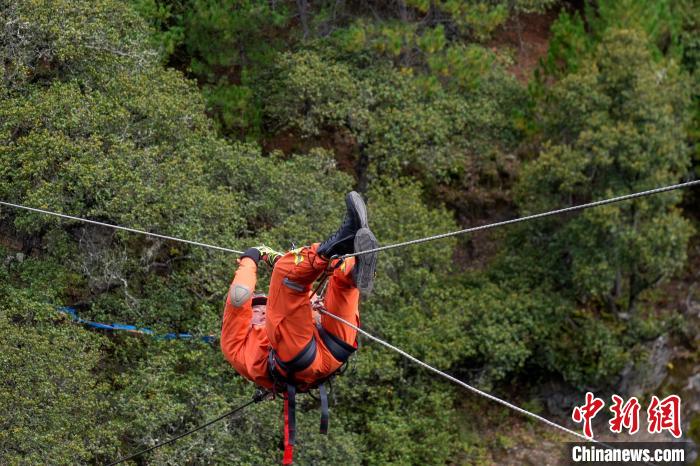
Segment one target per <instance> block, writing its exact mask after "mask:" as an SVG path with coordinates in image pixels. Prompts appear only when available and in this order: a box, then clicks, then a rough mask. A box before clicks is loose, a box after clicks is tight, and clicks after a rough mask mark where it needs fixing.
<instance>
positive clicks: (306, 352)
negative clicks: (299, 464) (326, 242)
mask: <svg viewBox="0 0 700 466" xmlns="http://www.w3.org/2000/svg"><path fill="white" fill-rule="evenodd" d="M334 260H335V258H332V259H331V260H330V261H329V267H327V268H326V270H325V271H324V273H323V275H322V277H321V279H320V281H319V283H318V285H317V286H316V289H315V290H314V291H313V293H312V294H311V296H312V299H313V300H314V304H313V306H314V309H316V310H317V311H319V312H320V310H321V309H324V307H323V300H322V299H323V298H322V296H323V295H322V294H321V295H319V294H317V293H318V292H319V289H321V288H322V287H323V290H322V293H323V292H324V291H325V284H326V283H327V280H328V276H329V270H331V269H335V268H337V267H339V266H340V264H341V263H342V261H340V260H338V261H336V262H337V264H335V265H334V266H332V267H331V266H330V264H331V263H333V261H334ZM316 329H317V331H318V334H319V336H320V337H321V341H323V344H324V345H325V346H326V348H327V349H328V351H329V352H330V353H331V355H332V356H333V357H334V358H335V359H336V360H337V361H338V362H340V363H341V365H340V367H339V368H338V369H337V370H336V371H334V372H333V373H332V374H330V375H328V376H327V377H324V378H323V379H320V380H317V381H315V382H314V383H313V384H301V383H299V382H298V381H297V380H296V379H295V377H294V376H295V374H297V373H299V372H301V371H303V370H304V369H306V368H307V367H309V366H310V365H311V364H312V363H313V362H314V360H315V359H316V354H317V351H318V346H317V342H316V337H315V336H312V337H311V340H309V343H308V344H307V345H306V346H305V347H304V349H302V350H301V351H300V352H299V354H297V355H296V356H295V357H294V358H293V359H292V360H291V361H287V362H284V361H282V360H281V359H280V358H279V356H278V355H277V352H276V351H275V350H274V348H272V347H270V351H269V353H268V370H269V373H270V378H271V379H272V382H273V388H272V396H273V398H274V397H276V396H277V394H278V393H282V395H281V396H282V398H283V399H284V455H283V459H282V464H292V463H293V461H294V446H295V445H296V395H297V393H311V391H312V390H314V389H318V391H319V398H320V401H321V423H320V429H319V431H320V433H321V434H323V435H327V434H328V423H329V417H330V416H329V411H328V390H327V389H326V383H329V384H330V383H331V381H332V380H333V378H335V377H336V376H338V375H341V374H342V373H343V372H344V368H345V367H346V364H347V362H348V360H349V359H350V356H352V354H353V353H354V352H355V351H356V350H357V340H356V341H355V345H354V346H352V345H349V344H347V343H346V342H344V341H343V340H342V339H340V338H338V337H337V336H335V335H333V334H332V333H331V332H328V331H327V330H325V329H324V328H323V326H322V325H321V323H320V322H317V323H316Z"/></svg>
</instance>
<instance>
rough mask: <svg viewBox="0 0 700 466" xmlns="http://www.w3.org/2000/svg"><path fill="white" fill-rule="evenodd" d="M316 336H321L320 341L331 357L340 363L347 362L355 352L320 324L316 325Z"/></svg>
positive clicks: (353, 348) (354, 349)
mask: <svg viewBox="0 0 700 466" xmlns="http://www.w3.org/2000/svg"><path fill="white" fill-rule="evenodd" d="M316 329H317V330H318V334H319V335H320V336H321V340H323V343H324V344H325V345H326V348H328V351H330V352H331V354H332V355H333V357H334V358H335V359H336V360H337V361H338V362H341V363H344V362H345V361H347V360H348V359H349V358H350V356H352V353H354V352H355V351H356V348H355V347H354V346H352V345H349V344H347V343H346V342H344V341H343V340H342V339H340V338H339V337H338V336H336V335H333V334H332V333H331V332H329V331H327V330H326V329H325V328H323V326H322V325H321V324H317V325H316Z"/></svg>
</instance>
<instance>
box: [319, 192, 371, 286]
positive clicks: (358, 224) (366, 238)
mask: <svg viewBox="0 0 700 466" xmlns="http://www.w3.org/2000/svg"><path fill="white" fill-rule="evenodd" d="M345 204H346V206H347V211H346V212H345V219H344V220H343V223H342V225H340V228H338V231H336V232H335V233H333V234H332V235H331V236H330V237H329V238H328V239H327V240H326V241H324V242H323V243H321V245H320V246H319V247H318V249H317V251H316V252H317V253H318V254H319V255H321V256H323V257H325V258H326V259H330V258H331V257H333V256H335V255H338V256H340V255H343V254H352V253H354V252H362V251H368V250H370V249H375V248H377V247H379V243H378V242H377V239H376V238H375V237H374V234H373V233H372V231H371V230H370V229H369V226H368V224H367V207H366V206H365V202H364V201H363V200H362V197H361V196H360V195H359V194H358V193H356V192H355V191H352V192H351V193H349V194H348V195H347V196H345ZM376 266H377V253H376V252H375V253H370V254H360V255H358V256H356V257H355V267H354V268H353V270H352V277H353V280H354V281H355V286H357V288H358V289H359V290H360V293H362V295H363V296H366V295H368V294H369V293H370V291H372V285H373V282H374V271H375V269H376Z"/></svg>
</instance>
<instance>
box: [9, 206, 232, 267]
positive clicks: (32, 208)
mask: <svg viewBox="0 0 700 466" xmlns="http://www.w3.org/2000/svg"><path fill="white" fill-rule="evenodd" d="M0 205H4V206H8V207H14V208H16V209H24V210H29V211H31V212H38V213H40V214H46V215H53V216H54V217H60V218H65V219H68V220H77V221H79V222H84V223H91V224H93V225H99V226H102V227H107V228H113V229H115V230H123V231H129V232H131V233H138V234H140V235H146V236H152V237H154V238H161V239H167V240H170V241H178V242H180V243H187V244H193V245H195V246H202V247H204V248H209V249H216V250H218V251H225V252H232V253H234V254H243V251H238V250H236V249H230V248H224V247H221V246H215V245H213V244H207V243H200V242H199V241H190V240H188V239H182V238H176V237H174V236H166V235H160V234H158V233H151V232H148V231H144V230H137V229H136V228H129V227H122V226H119V225H113V224H111V223H104V222H98V221H97V220H90V219H87V218H80V217H74V216H72V215H66V214H61V213H58V212H52V211H50V210H44V209H37V208H35V207H27V206H23V205H19V204H12V203H11V202H5V201H0Z"/></svg>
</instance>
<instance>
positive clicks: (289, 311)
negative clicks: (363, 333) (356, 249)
mask: <svg viewBox="0 0 700 466" xmlns="http://www.w3.org/2000/svg"><path fill="white" fill-rule="evenodd" d="M317 248H318V244H314V245H313V246H311V247H304V248H300V249H297V250H294V251H290V252H288V253H287V254H285V255H284V256H283V257H282V258H280V259H279V260H278V261H277V263H276V264H275V268H274V269H273V272H272V279H271V280H270V289H269V296H268V300H267V307H266V309H265V310H264V314H262V313H263V311H262V310H261V309H257V306H256V309H255V312H254V310H253V305H252V297H253V291H254V290H255V285H256V282H257V265H256V264H255V261H253V260H252V259H249V258H243V259H242V260H239V267H238V270H237V271H236V274H235V277H234V279H233V282H232V283H231V288H230V291H229V293H228V295H227V297H226V304H225V306H224V317H223V325H222V328H221V350H222V351H223V353H224V356H225V357H226V359H227V360H228V361H229V362H230V363H231V365H233V367H234V368H235V369H236V371H237V372H238V373H239V374H241V375H242V376H243V377H246V378H247V379H249V380H252V381H253V382H255V383H256V384H257V385H260V386H262V387H266V388H271V387H272V380H271V378H270V375H269V371H268V355H269V352H270V348H274V350H275V352H276V353H277V355H278V356H279V358H280V359H281V360H282V361H283V362H288V361H290V360H292V359H294V357H295V356H296V355H297V354H299V352H300V351H301V350H302V349H304V348H305V347H306V345H307V344H308V343H309V341H310V340H311V339H312V338H315V339H316V345H317V352H316V358H315V359H314V361H313V362H312V364H311V365H310V366H309V367H307V368H306V369H304V370H303V371H301V372H298V373H296V374H295V380H296V381H297V382H301V383H305V384H313V383H315V382H316V381H318V380H321V379H324V378H326V377H327V376H329V375H331V374H332V373H333V372H335V371H336V370H337V369H338V368H339V367H340V365H341V363H340V362H339V361H337V360H336V359H335V358H334V357H333V355H332V354H331V353H330V351H329V350H328V348H327V347H326V345H325V344H324V343H323V340H322V339H321V338H320V336H319V334H318V330H317V328H316V323H315V320H314V316H313V311H312V309H311V296H310V295H311V291H312V290H311V285H312V284H313V282H314V281H315V280H316V279H317V278H319V276H320V275H321V274H322V273H323V271H324V270H326V268H327V265H328V262H327V261H326V260H325V259H324V258H322V257H321V256H319V255H317V254H316V249H317ZM354 265H355V262H354V259H353V258H350V259H348V260H346V261H345V262H344V263H343V264H342V265H341V267H339V268H337V269H336V270H335V271H334V272H333V274H332V275H331V277H330V280H329V283H328V287H327V289H326V295H325V297H324V304H325V308H326V309H327V310H328V311H329V312H331V313H333V314H335V315H337V316H339V317H342V318H343V319H345V320H347V321H349V322H351V323H353V324H355V325H358V326H359V321H360V313H359V307H358V306H359V300H360V293H359V290H358V289H357V288H356V287H355V285H354V281H353V280H352V276H351V273H352V268H353V267H354ZM246 292H247V293H248V297H247V299H246ZM261 314H262V315H261ZM320 322H321V325H322V326H323V328H324V329H325V330H326V331H327V332H329V333H332V334H333V335H335V336H337V337H339V338H340V339H342V340H343V341H344V342H345V343H347V344H349V345H354V343H355V338H356V336H357V332H356V331H355V330H353V329H352V328H350V327H348V326H346V325H344V324H343V323H341V322H338V321H337V320H335V319H333V318H331V317H328V316H325V315H321V316H320Z"/></svg>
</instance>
